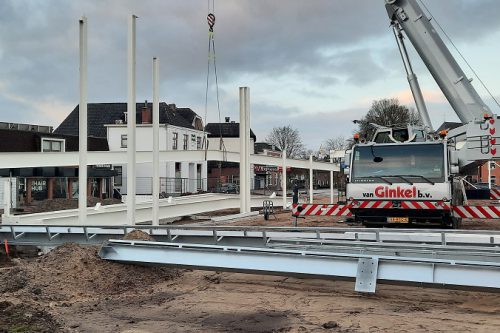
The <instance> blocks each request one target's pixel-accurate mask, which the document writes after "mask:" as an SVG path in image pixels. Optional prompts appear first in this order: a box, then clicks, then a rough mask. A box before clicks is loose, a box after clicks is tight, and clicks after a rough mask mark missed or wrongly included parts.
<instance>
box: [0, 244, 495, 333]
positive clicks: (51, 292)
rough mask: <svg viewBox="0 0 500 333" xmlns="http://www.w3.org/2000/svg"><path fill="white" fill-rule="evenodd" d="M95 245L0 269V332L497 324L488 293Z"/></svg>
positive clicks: (446, 328) (460, 328)
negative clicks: (135, 254) (111, 255)
mask: <svg viewBox="0 0 500 333" xmlns="http://www.w3.org/2000/svg"><path fill="white" fill-rule="evenodd" d="M56 251H58V250H56ZM72 253H74V254H72ZM95 253H96V252H95V249H92V248H86V249H82V248H80V247H79V246H76V245H69V246H65V247H64V248H63V249H62V250H59V253H56V254H57V256H55V255H54V254H52V255H51V254H50V253H49V254H48V255H46V256H45V257H42V258H39V259H37V260H36V261H33V260H31V261H29V260H28V261H23V260H21V261H17V262H14V266H10V267H4V268H1V269H0V279H1V282H2V283H1V285H2V286H3V289H2V290H1V291H2V296H1V301H0V332H127V333H145V332H498V331H500V317H499V316H498V311H500V297H498V294H494V293H485V292H471V291H455V290H444V289H430V288H423V287H420V286H390V285H380V284H379V286H378V289H377V293H376V294H374V295H366V294H359V293H356V292H354V290H353V289H354V282H352V281H333V280H315V279H297V278H285V277H276V276H260V275H245V274H237V273H217V272H204V271H190V270H188V271H185V270H174V269H170V270H168V269H161V270H158V269H156V268H150V267H139V268H137V267H136V266H127V265H120V264H115V263H108V262H102V261H100V259H98V258H97V257H95ZM84 262H86V263H84ZM88 265H91V267H89V268H87V269H85V267H86V266H88ZM57 267H60V268H59V269H58V268H57ZM69 267H73V268H74V269H73V271H69V270H68V268H69ZM82 269H83V270H82ZM49 270H50V271H51V272H49ZM33 274H35V275H36V276H34V275H33ZM146 277H147V278H146ZM7 281H9V282H7ZM89 282H91V283H89Z"/></svg>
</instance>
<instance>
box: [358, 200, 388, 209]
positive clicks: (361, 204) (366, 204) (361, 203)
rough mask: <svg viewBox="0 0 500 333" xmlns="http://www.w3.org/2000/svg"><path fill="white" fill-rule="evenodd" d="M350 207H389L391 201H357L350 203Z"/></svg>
mask: <svg viewBox="0 0 500 333" xmlns="http://www.w3.org/2000/svg"><path fill="white" fill-rule="evenodd" d="M351 207H352V208H366V209H369V208H371V209H375V208H379V209H380V208H391V207H392V201H368V200H367V201H357V203H356V204H354V203H353V204H351Z"/></svg>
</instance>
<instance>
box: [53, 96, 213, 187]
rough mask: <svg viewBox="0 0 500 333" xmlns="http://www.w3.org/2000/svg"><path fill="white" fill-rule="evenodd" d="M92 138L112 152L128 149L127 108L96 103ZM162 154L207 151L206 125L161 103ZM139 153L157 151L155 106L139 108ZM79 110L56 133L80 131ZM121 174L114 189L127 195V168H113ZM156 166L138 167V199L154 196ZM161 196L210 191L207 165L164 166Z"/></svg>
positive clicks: (91, 114)
mask: <svg viewBox="0 0 500 333" xmlns="http://www.w3.org/2000/svg"><path fill="white" fill-rule="evenodd" d="M87 108H88V118H89V134H92V133H93V134H95V135H99V136H101V137H104V138H106V139H107V142H108V144H109V150H110V151H126V149H127V119H128V115H127V104H126V103H92V104H89V105H88V107H87ZM159 116H160V132H159V149H160V151H169V150H200V149H203V142H204V131H203V121H202V119H201V117H199V116H198V115H197V114H196V113H195V112H194V111H193V110H191V109H189V108H177V107H176V105H175V104H166V103H164V102H162V103H160V115H159ZM135 117H136V150H137V151H152V150H153V126H152V103H148V102H147V101H146V102H144V103H137V106H136V113H135ZM77 125H78V107H76V108H75V110H73V112H72V113H71V114H70V115H69V116H68V117H67V118H66V120H65V121H63V123H62V124H61V125H60V126H59V128H58V129H57V130H56V132H60V133H67V132H74V131H77V130H78V126H77ZM113 169H114V170H115V172H116V173H117V175H116V176H115V177H114V184H113V186H114V188H115V189H117V190H118V191H119V192H120V193H121V194H127V176H126V175H127V166H126V165H113ZM152 174H153V166H152V163H140V164H137V165H136V177H137V187H136V193H137V194H138V195H151V194H152V189H153V178H152ZM159 182H160V192H161V193H162V194H163V195H164V196H167V195H181V194H186V193H197V192H203V191H206V189H207V162H206V161H196V162H192V161H191V162H185V161H176V162H160V179H159Z"/></svg>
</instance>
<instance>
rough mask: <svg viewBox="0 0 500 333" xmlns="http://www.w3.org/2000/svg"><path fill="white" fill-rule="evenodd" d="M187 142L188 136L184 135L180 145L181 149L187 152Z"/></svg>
mask: <svg viewBox="0 0 500 333" xmlns="http://www.w3.org/2000/svg"><path fill="white" fill-rule="evenodd" d="M188 140H189V135H187V134H184V143H183V145H182V149H184V150H188V142H189V141H188Z"/></svg>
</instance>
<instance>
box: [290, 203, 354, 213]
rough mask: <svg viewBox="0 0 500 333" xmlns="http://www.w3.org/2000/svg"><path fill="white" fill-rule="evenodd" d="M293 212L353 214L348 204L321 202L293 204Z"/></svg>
mask: <svg viewBox="0 0 500 333" xmlns="http://www.w3.org/2000/svg"><path fill="white" fill-rule="evenodd" d="M299 207H300V209H299ZM292 214H293V215H296V216H352V213H351V211H350V210H349V206H348V205H320V204H302V205H293V206H292Z"/></svg>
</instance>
